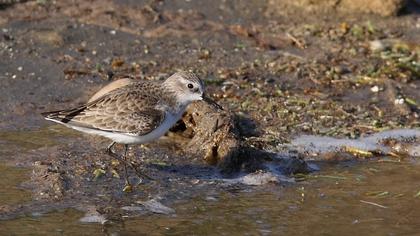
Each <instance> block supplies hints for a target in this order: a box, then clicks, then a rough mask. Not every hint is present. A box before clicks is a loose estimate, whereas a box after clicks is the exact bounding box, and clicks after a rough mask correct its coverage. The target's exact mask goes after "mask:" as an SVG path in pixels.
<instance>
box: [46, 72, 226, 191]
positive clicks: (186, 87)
mask: <svg viewBox="0 0 420 236" xmlns="http://www.w3.org/2000/svg"><path fill="white" fill-rule="evenodd" d="M199 100H204V101H206V102H208V103H209V104H211V105H213V106H215V107H217V108H218V109H222V108H221V107H220V106H219V105H218V104H217V103H215V102H214V101H213V100H211V99H209V98H208V97H206V96H205V94H204V84H203V82H202V81H201V80H200V79H199V78H198V77H197V76H196V75H195V74H193V73H190V72H177V73H175V74H173V75H172V76H170V77H169V78H167V79H166V80H165V81H164V82H163V83H159V82H155V81H138V82H132V83H130V84H128V85H126V86H123V87H120V88H117V89H115V90H112V91H110V92H109V93H106V94H104V95H103V96H101V97H99V98H97V99H95V100H94V101H92V102H88V103H87V104H85V105H82V106H79V107H76V108H73V109H67V110H60V111H51V112H45V113H42V115H43V116H44V117H45V119H47V120H50V121H54V122H57V123H59V124H62V125H65V126H67V127H70V128H73V129H75V130H78V131H81V132H85V133H88V134H96V135H100V136H103V137H106V138H109V139H111V140H112V141H113V142H112V143H111V144H110V145H109V146H108V148H107V153H108V154H109V155H111V156H113V157H115V158H117V159H118V160H120V161H122V162H123V163H124V172H125V182H126V187H125V188H124V189H125V190H129V189H131V184H130V182H129V180H128V174H127V149H128V145H129V144H142V143H147V142H151V141H153V140H156V139H158V138H159V137H161V136H162V135H164V134H165V133H166V132H167V131H168V130H169V129H170V128H171V127H172V126H173V125H174V124H175V123H176V122H177V121H178V120H179V119H180V118H181V117H182V115H183V113H184V112H185V109H186V108H187V106H188V105H189V104H190V103H191V102H193V101H199ZM115 143H120V144H124V154H123V155H122V158H120V157H119V156H118V155H116V154H115V152H114V151H113V150H112V147H113V146H114V144H115ZM128 164H129V165H130V166H131V167H132V168H133V169H134V170H135V171H136V172H137V174H139V175H141V176H142V177H143V178H149V177H148V176H147V175H144V174H141V173H140V172H139V171H138V170H137V168H136V167H135V166H134V165H131V162H128ZM149 179H150V178H149Z"/></svg>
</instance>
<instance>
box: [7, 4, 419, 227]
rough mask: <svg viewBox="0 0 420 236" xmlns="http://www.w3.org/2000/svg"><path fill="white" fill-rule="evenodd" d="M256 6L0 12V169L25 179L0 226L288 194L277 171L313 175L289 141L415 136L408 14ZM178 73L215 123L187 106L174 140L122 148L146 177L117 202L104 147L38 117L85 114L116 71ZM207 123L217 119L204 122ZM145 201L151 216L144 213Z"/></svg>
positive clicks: (114, 169)
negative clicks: (23, 198)
mask: <svg viewBox="0 0 420 236" xmlns="http://www.w3.org/2000/svg"><path fill="white" fill-rule="evenodd" d="M270 4H271V3H263V2H261V1H248V2H243V1H227V2H225V1H216V2H214V3H212V4H209V3H204V4H203V3H197V2H195V1H192V2H186V1H171V2H166V1H152V2H148V1H147V2H146V1H140V2H137V1H136V2H133V1H123V2H116V1H90V2H85V1H71V2H69V1H59V2H53V1H51V2H50V1H46V2H42V1H27V2H23V3H18V4H14V5H10V6H8V7H6V8H4V9H2V10H0V24H1V32H0V36H1V37H0V56H1V58H3V59H5V60H1V61H0V72H1V73H0V78H1V80H0V84H1V86H0V100H1V104H2V106H1V107H0V127H1V130H2V131H1V132H2V134H1V135H0V137H1V140H0V145H1V146H2V149H3V150H7V151H4V152H2V153H1V160H2V161H5V162H6V163H8V164H9V165H17V166H24V167H27V168H29V169H31V170H32V174H30V175H31V180H30V181H27V183H26V184H24V188H25V189H30V190H31V191H32V198H33V201H32V202H29V203H22V204H14V203H13V204H5V206H3V207H2V213H1V215H2V218H12V217H16V216H20V215H22V214H30V213H31V212H37V211H50V210H53V209H62V208H67V207H69V206H72V207H75V208H77V209H89V212H90V213H91V215H92V214H93V215H94V216H96V218H95V217H94V219H97V220H98V222H101V221H102V220H103V218H101V217H102V216H104V217H106V219H108V220H109V219H116V220H119V219H121V217H120V216H121V215H126V214H133V215H134V214H137V215H141V214H150V212H153V210H154V211H158V210H159V209H160V210H162V209H164V210H162V211H165V210H166V211H165V212H167V214H172V213H171V211H170V210H168V209H166V208H164V207H162V206H160V205H159V204H156V202H158V203H161V204H162V205H163V206H167V207H171V203H173V202H175V201H176V200H179V199H188V198H192V197H193V196H195V194H200V193H203V192H207V191H214V192H216V193H220V192H224V191H226V192H229V191H235V189H238V188H239V189H241V188H250V189H254V190H255V189H256V191H257V189H258V187H255V188H254V187H244V186H246V184H253V185H254V184H255V185H258V184H260V183H264V184H267V183H268V184H270V183H274V185H275V186H281V185H288V184H289V183H288V180H290V177H291V174H294V173H306V172H307V171H310V170H313V169H314V168H313V167H311V166H308V164H307V162H305V159H306V158H311V155H308V153H307V152H306V151H302V152H294V151H293V150H290V147H286V152H285V146H287V145H288V144H289V143H292V144H293V140H294V138H295V137H297V136H300V135H301V134H306V135H318V136H328V137H332V138H336V139H343V140H347V139H348V138H350V139H357V138H360V137H364V136H367V135H369V134H373V133H377V132H379V131H383V130H391V129H399V128H407V129H408V128H413V129H418V128H419V127H420V123H419V101H420V94H419V93H418V90H419V86H420V80H419V73H420V69H419V68H420V66H419V63H418V60H419V59H418V57H419V56H418V54H419V44H418V42H419V33H420V27H419V22H418V17H416V15H414V14H410V13H408V14H405V15H402V16H400V17H390V18H382V17H379V16H375V15H364V14H360V13H354V14H353V15H350V16H349V15H342V14H339V13H335V12H332V13H331V15H328V17H325V16H324V15H323V13H317V12H315V13H313V14H306V13H304V12H301V11H296V10H294V9H293V8H283V9H282V10H273V9H274V8H273V7H272V5H270ZM176 70H193V71H195V72H196V73H197V74H198V75H200V76H201V77H202V78H203V79H204V80H205V81H206V84H207V87H208V90H209V92H210V95H211V96H212V97H214V98H215V99H216V100H217V101H218V102H219V103H220V104H221V105H222V106H223V107H224V108H225V110H227V111H228V112H229V114H228V115H221V114H214V113H211V111H208V110H206V109H207V108H202V107H199V105H198V104H197V105H195V106H193V107H191V110H190V113H188V114H187V115H186V117H185V119H184V122H183V124H181V129H178V132H174V133H172V134H169V135H168V137H167V138H164V139H163V140H161V141H159V142H158V143H153V144H147V145H143V146H142V147H133V148H132V149H131V151H130V155H131V158H132V160H134V161H135V162H138V163H141V167H142V169H144V171H146V172H147V173H149V174H150V175H151V176H153V177H154V178H155V179H156V180H155V181H145V182H143V183H140V182H141V181H140V179H138V178H137V177H136V176H135V174H134V173H133V172H131V173H130V174H131V176H132V178H133V181H134V182H138V183H140V185H139V186H138V187H137V188H136V190H135V191H134V192H133V193H131V194H125V193H123V192H121V185H122V183H123V180H122V178H119V175H120V174H121V165H120V164H119V163H116V162H115V161H112V159H111V158H109V157H108V156H106V155H105V154H103V151H102V150H103V148H104V147H105V146H106V145H107V144H108V143H107V141H106V140H103V139H99V138H95V137H88V136H82V135H80V134H78V133H75V132H72V131H68V130H65V129H62V128H59V127H56V126H53V125H52V124H50V123H47V122H45V121H43V120H42V118H41V116H40V115H39V113H40V112H43V111H46V110H53V109H59V108H63V107H72V106H76V105H79V104H81V103H84V102H85V101H87V100H88V99H89V97H90V96H92V94H93V93H95V92H96V91H97V90H98V89H99V88H100V87H102V86H104V85H105V84H107V83H109V82H110V81H112V80H114V79H117V78H121V77H122V76H125V75H134V77H136V79H149V80H162V79H164V78H166V77H167V76H168V75H170V74H172V73H173V72H174V71H176ZM197 114H199V117H197ZM200 114H201V115H200ZM202 114H204V116H203V115H202ZM206 114H210V115H208V116H206ZM222 116H223V117H224V118H222ZM218 117H219V118H220V119H221V121H225V122H220V123H219V122H217V124H216V123H215V120H217V118H218ZM219 126H220V127H219ZM214 127H216V128H214ZM224 129H227V130H230V131H229V132H225V131H223V130H224ZM209 130H214V132H209V133H208V134H207V133H206V132H207V131H209ZM174 131H177V130H174ZM222 131H223V132H222ZM218 132H220V133H218ZM194 134H195V135H194ZM213 138H214V139H213ZM226 140H227V141H229V142H227V141H226ZM334 140H335V139H334ZM358 140H359V141H360V139H358ZM225 141H226V142H225ZM391 141H392V140H391ZM203 142H204V143H205V144H206V145H204V146H201V144H202V143H203ZM415 142H418V140H417V141H415ZM415 142H414V143H415ZM390 143H391V144H392V142H390ZM396 143H397V144H398V142H396ZM404 145H405V144H404ZM404 145H402V146H403V147H404ZM410 145H411V144H410ZM197 146H199V147H197ZM6 147H7V148H6ZM232 147H234V151H232V149H231V148H232ZM357 147H358V146H357ZM287 148H289V149H287ZM353 148H354V147H353ZM238 150H239V151H238ZM261 151H262V152H263V153H261ZM289 151H290V152H289ZM358 151H359V152H360V151H365V152H370V153H372V152H373V151H374V150H371V149H368V150H358ZM278 153H281V155H279V154H278ZM193 154H195V155H193ZM286 154H287V155H286ZM340 154H341V153H340ZM347 154H349V155H350V158H354V157H355V156H357V155H355V154H357V153H355V152H353V153H352V152H349V153H347ZM373 154H375V155H378V156H375V157H379V158H381V157H382V155H383V154H384V153H382V154H380V153H379V154H376V153H373ZM373 154H372V155H373ZM385 154H386V153H385ZM404 155H405V154H404ZM226 156H227V157H229V156H233V157H234V158H233V159H232V161H231V162H229V163H230V164H228V165H227V166H228V167H229V166H230V165H233V166H234V167H235V168H236V169H235V168H232V167H231V166H230V167H229V169H235V172H234V173H233V176H228V177H237V179H238V181H236V179H232V178H229V181H228V183H226V181H224V179H226V178H227V176H225V175H224V173H221V172H220V169H218V168H216V167H214V166H211V165H208V164H207V163H206V161H205V160H203V158H204V159H206V160H207V161H208V162H209V163H213V164H214V163H216V162H218V161H220V160H221V159H223V158H224V157H226ZM244 156H245V157H246V158H243V157H244ZM324 157H325V156H323V155H321V157H320V159H321V160H323V159H322V158H324ZM287 158H289V159H287ZM410 158H411V157H410ZM244 159H245V160H246V161H243V160H244ZM285 160H286V161H285ZM288 160H292V161H291V162H288ZM290 163H292V164H290ZM279 167H282V168H280V170H279ZM273 168H274V170H275V171H273V172H270V171H269V170H271V169H273ZM276 168H277V169H276ZM315 169H316V168H315ZM240 170H242V171H243V172H240ZM238 171H239V172H238ZM270 173H276V174H277V175H274V174H273V175H271V174H270ZM254 175H255V176H254ZM254 177H255V178H254ZM280 177H281V178H280ZM283 177H284V178H283ZM232 180H234V181H233V182H232ZM153 199H155V202H152V203H153V204H152V206H153V207H156V205H157V206H158V207H157V209H158V210H156V208H153V207H152V209H153V210H150V209H151V208H150V202H148V201H150V200H153ZM2 205H3V204H2ZM145 205H146V206H145ZM147 206H149V208H147ZM130 207H131V208H130ZM133 207H134V208H133ZM130 209H131V210H133V209H135V210H133V211H130ZM92 212H93V213H92ZM95 212H97V213H95ZM127 212H129V213H127ZM88 219H91V218H88Z"/></svg>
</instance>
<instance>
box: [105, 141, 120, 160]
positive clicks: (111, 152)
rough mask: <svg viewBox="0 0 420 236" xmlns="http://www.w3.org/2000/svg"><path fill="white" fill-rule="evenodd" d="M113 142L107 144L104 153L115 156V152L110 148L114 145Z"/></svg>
mask: <svg viewBox="0 0 420 236" xmlns="http://www.w3.org/2000/svg"><path fill="white" fill-rule="evenodd" d="M114 145H115V142H112V143H111V144H110V145H108V147H107V148H106V153H107V154H108V155H110V156H112V157H115V156H117V154H116V153H115V152H114V150H112V147H114Z"/></svg>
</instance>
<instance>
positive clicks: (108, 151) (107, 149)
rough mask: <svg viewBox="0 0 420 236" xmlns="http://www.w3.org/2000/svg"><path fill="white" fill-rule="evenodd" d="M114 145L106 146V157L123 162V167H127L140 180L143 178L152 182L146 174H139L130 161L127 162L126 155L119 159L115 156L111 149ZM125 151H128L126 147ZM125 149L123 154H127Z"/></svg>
mask: <svg viewBox="0 0 420 236" xmlns="http://www.w3.org/2000/svg"><path fill="white" fill-rule="evenodd" d="M114 145H115V142H112V143H111V144H110V145H108V147H107V148H106V153H107V154H108V155H110V156H111V157H114V158H115V159H117V160H118V161H120V162H124V165H127V164H128V165H129V166H130V167H131V168H132V169H133V170H134V171H135V173H136V175H137V177H139V178H140V179H142V178H145V179H149V180H153V178H151V177H149V176H147V175H146V174H143V173H141V171H140V170H139V169H138V168H137V166H136V165H135V164H133V163H132V162H131V161H127V160H126V157H125V156H126V155H127V153H126V154H125V155H124V158H121V157H120V156H119V155H118V154H116V153H115V152H114V150H113V149H112V147H113V146H114ZM126 146H127V149H128V145H126ZM127 149H126V150H125V152H127Z"/></svg>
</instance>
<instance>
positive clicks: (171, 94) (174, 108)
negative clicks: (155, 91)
mask: <svg viewBox="0 0 420 236" xmlns="http://www.w3.org/2000/svg"><path fill="white" fill-rule="evenodd" d="M162 92H163V93H165V94H164V95H163V96H161V98H163V103H164V104H165V105H166V106H167V108H168V109H169V110H170V112H171V113H173V114H177V113H183V112H184V111H185V109H186V108H187V106H188V105H189V104H190V103H191V101H188V100H185V99H183V97H182V96H181V95H180V93H178V92H177V91H174V90H172V89H170V87H164V89H163V90H162Z"/></svg>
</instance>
